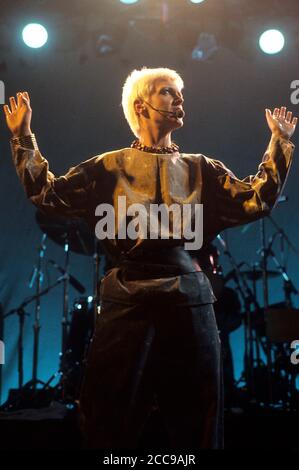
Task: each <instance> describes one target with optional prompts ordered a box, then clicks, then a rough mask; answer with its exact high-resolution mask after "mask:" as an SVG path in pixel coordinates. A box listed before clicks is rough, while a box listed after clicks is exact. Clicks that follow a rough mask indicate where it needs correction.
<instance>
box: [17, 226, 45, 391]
mask: <svg viewBox="0 0 299 470" xmlns="http://www.w3.org/2000/svg"><path fill="white" fill-rule="evenodd" d="M46 238H47V235H46V234H45V233H43V235H42V239H41V244H40V246H39V253H38V261H37V268H35V269H34V272H36V294H35V299H36V302H35V319H34V325H33V362H32V380H31V382H29V383H30V386H32V387H33V388H34V389H35V388H36V385H37V383H40V381H39V380H38V379H37V367H38V350H39V334H40V329H41V326H40V289H41V285H42V282H43V273H42V261H43V258H44V254H45V251H46V245H45V244H44V242H45V241H46ZM31 282H32V280H31ZM18 315H19V316H20V322H22V326H23V324H24V316H23V314H22V313H21V312H20V313H18ZM22 326H20V331H21V330H22ZM21 341H22V342H23V339H22V340H21ZM20 355H21V356H22V352H21V353H20ZM20 376H21V378H20V380H21V385H19V386H20V387H21V386H22V385H23V376H22V374H20ZM19 382H20V381H19Z"/></svg>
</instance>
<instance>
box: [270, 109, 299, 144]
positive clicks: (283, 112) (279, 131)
mask: <svg viewBox="0 0 299 470" xmlns="http://www.w3.org/2000/svg"><path fill="white" fill-rule="evenodd" d="M292 114H293V113H292V112H291V111H288V112H287V108H286V107H284V106H282V107H281V108H275V109H274V111H273V114H272V113H271V111H270V109H266V119H267V123H268V126H269V128H270V130H271V132H272V134H273V135H275V136H278V137H280V136H281V137H285V138H287V139H290V138H291V137H292V135H293V134H294V132H295V129H296V125H297V121H298V118H296V117H293V119H292Z"/></svg>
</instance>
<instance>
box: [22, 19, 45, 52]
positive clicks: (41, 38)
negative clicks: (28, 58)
mask: <svg viewBox="0 0 299 470" xmlns="http://www.w3.org/2000/svg"><path fill="white" fill-rule="evenodd" d="M22 37H23V41H24V43H25V44H26V46H28V47H32V48H34V49H37V48H39V47H42V46H44V45H45V44H46V42H47V40H48V33H47V30H46V28H45V27H44V26H42V25H41V24H38V23H30V24H27V26H25V28H24V29H23V32H22Z"/></svg>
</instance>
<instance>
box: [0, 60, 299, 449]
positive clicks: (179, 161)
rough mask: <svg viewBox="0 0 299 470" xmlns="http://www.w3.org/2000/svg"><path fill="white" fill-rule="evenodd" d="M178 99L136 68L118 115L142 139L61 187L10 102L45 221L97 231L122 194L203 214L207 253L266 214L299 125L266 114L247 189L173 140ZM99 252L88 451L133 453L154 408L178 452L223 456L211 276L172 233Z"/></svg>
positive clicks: (87, 393) (25, 98) (22, 102)
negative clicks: (197, 208)
mask: <svg viewBox="0 0 299 470" xmlns="http://www.w3.org/2000/svg"><path fill="white" fill-rule="evenodd" d="M182 90H183V80H182V78H181V77H180V76H179V74H178V73H177V72H175V71H173V70H170V69H167V68H157V69H150V68H142V69H141V70H134V71H133V72H132V73H131V74H130V75H129V76H128V78H127V80H126V81H125V84H124V87H123V94H122V106H123V110H124V114H125V117H126V119H127V121H128V124H129V126H130V129H131V130H132V132H133V133H134V135H135V137H136V140H134V142H133V143H132V145H131V146H128V147H126V148H122V149H119V150H114V151H112V152H108V153H105V154H102V155H99V156H95V157H93V158H91V159H89V160H87V161H85V162H83V163H81V164H80V165H78V166H76V167H74V168H71V169H70V170H69V172H68V173H67V174H66V175H65V176H60V177H57V176H55V175H54V174H53V173H52V172H50V171H49V165H48V162H47V160H46V159H45V158H44V157H43V156H42V154H41V152H40V150H39V148H38V145H37V142H36V139H35V136H34V134H32V130H31V115H32V109H31V106H30V99H29V94H28V93H27V92H23V93H18V94H17V101H16V100H15V98H14V97H11V98H10V107H9V106H8V105H5V106H4V112H5V116H6V121H7V125H8V127H9V129H10V130H11V132H12V134H13V136H12V139H11V148H12V154H13V161H14V164H15V167H16V170H17V173H18V175H19V178H20V180H21V182H22V184H23V186H24V188H25V191H26V194H27V196H28V198H29V199H30V200H31V201H32V202H33V203H34V204H35V205H36V206H37V207H39V208H40V209H41V210H43V211H44V212H46V213H49V214H54V213H58V214H60V215H64V216H67V217H81V218H84V219H85V220H87V222H88V223H89V225H90V227H91V229H92V230H93V231H94V228H95V224H96V222H97V220H96V218H95V208H96V207H97V206H98V205H99V204H110V205H111V206H112V207H113V208H114V209H115V214H116V217H117V212H118V211H117V201H118V197H119V196H126V201H127V202H126V204H128V205H129V204H133V203H139V204H143V205H144V206H145V207H148V206H149V205H150V204H151V203H153V204H160V203H163V204H167V205H171V204H173V203H176V204H179V205H180V206H183V205H184V204H193V205H195V204H203V239H204V244H205V245H207V244H208V243H209V242H210V241H211V240H213V239H214V238H215V237H216V236H217V234H218V233H219V232H220V231H222V230H223V229H225V228H228V227H234V226H237V225H241V224H245V223H248V222H251V221H254V220H256V219H258V218H260V217H263V216H265V215H266V214H268V213H269V212H270V210H271V209H272V207H273V206H274V205H275V202H276V201H277V198H278V197H279V195H280V192H281V190H282V188H283V185H284V183H285V181H286V178H287V175H288V171H289V167H290V164H291V159H292V154H293V147H294V146H293V144H292V143H291V142H290V140H289V139H290V138H291V136H292V134H293V133H294V130H295V127H296V124H297V118H295V117H294V118H292V113H291V112H287V111H286V108H285V107H281V108H275V109H274V111H273V112H271V111H270V110H268V109H266V110H265V118H266V122H267V124H268V127H269V129H270V132H271V139H270V143H269V145H268V147H267V149H266V152H265V153H264V156H263V159H262V162H261V164H260V165H259V167H258V171H257V173H256V174H255V175H251V176H248V177H247V178H245V179H242V180H240V179H238V178H237V177H236V176H235V175H234V174H233V173H232V172H231V171H230V170H229V169H228V168H226V166H225V165H224V164H223V163H221V162H220V161H218V160H214V159H211V158H207V157H205V156H204V155H202V154H200V153H194V154H186V153H183V152H182V151H181V150H180V149H179V147H178V145H176V144H175V143H174V142H173V141H172V133H173V132H174V131H176V130H178V129H179V128H181V127H182V126H183V120H184V116H185V112H184V109H183V104H184V99H183V94H182ZM191 217H192V216H191ZM115 227H118V223H117V221H116V222H115ZM103 243H104V245H105V249H106V251H107V253H108V254H109V255H110V257H111V258H112V259H113V263H114V267H113V268H112V269H110V270H109V271H108V272H107V273H106V276H105V277H104V279H103V280H102V282H101V286H100V299H101V313H100V315H99V317H98V320H97V324H96V329H95V333H94V336H93V340H92V343H91V347H90V350H89V355H88V361H87V368H86V374H85V379H84V383H83V386H82V392H81V398H80V411H81V424H82V429H83V434H84V437H85V445H86V446H87V447H89V448H125V447H126V448H136V447H137V446H138V443H139V442H140V436H141V435H142V429H143V428H144V425H145V423H146V420H147V418H148V416H149V414H150V412H151V410H152V407H153V405H155V406H157V407H158V408H159V410H160V412H161V416H162V419H163V423H164V427H165V434H166V435H167V438H168V444H169V446H170V447H173V448H181V449H182V448H189V449H190V448H197V449H217V448H221V447H222V446H223V433H222V431H223V429H222V412H223V405H222V375H221V359H220V342H219V335H218V331H217V326H216V322H215V315H214V311H213V302H214V301H215V297H214V294H213V291H212V288H211V285H210V283H209V281H208V279H207V277H206V276H205V274H204V273H203V271H202V270H201V267H200V266H199V264H198V263H196V262H195V261H193V260H192V257H191V254H190V253H189V252H188V251H187V250H185V249H184V246H183V245H184V243H185V240H184V239H177V238H175V237H174V236H173V234H172V233H170V236H169V238H167V239H163V238H162V237H160V238H158V239H151V238H150V237H148V238H146V239H143V238H142V237H139V238H138V237H137V238H136V239H130V238H127V239H121V238H118V237H117V236H116V237H114V238H113V239H106V240H104V241H103Z"/></svg>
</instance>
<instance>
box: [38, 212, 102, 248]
mask: <svg viewBox="0 0 299 470" xmlns="http://www.w3.org/2000/svg"><path fill="white" fill-rule="evenodd" d="M35 219H36V221H37V223H38V225H39V227H40V229H41V230H42V232H43V233H46V234H47V235H48V237H49V238H50V239H51V240H53V241H54V242H55V243H57V244H58V245H61V246H63V245H64V244H65V243H66V242H68V245H69V249H70V250H71V251H73V252H74V253H79V254H83V255H87V256H91V255H93V254H94V251H95V241H96V238H95V236H94V235H93V233H92V232H91V231H90V229H89V227H88V225H87V223H86V222H85V221H84V220H83V219H67V218H65V217H61V216H49V215H45V214H44V213H43V212H41V211H40V210H38V211H37V212H36V214H35Z"/></svg>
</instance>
